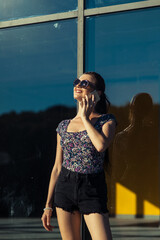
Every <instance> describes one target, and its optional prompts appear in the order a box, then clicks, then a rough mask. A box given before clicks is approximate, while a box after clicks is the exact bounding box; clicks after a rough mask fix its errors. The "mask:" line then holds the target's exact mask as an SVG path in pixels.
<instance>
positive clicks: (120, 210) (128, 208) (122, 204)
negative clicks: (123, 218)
mask: <svg viewBox="0 0 160 240" xmlns="http://www.w3.org/2000/svg"><path fill="white" fill-rule="evenodd" d="M116 214H130V215H135V214H136V194H135V193H134V192H132V191H131V190H129V189H127V188H126V187H124V186H123V185H121V184H120V183H116Z"/></svg>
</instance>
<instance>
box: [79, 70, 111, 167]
mask: <svg viewBox="0 0 160 240" xmlns="http://www.w3.org/2000/svg"><path fill="white" fill-rule="evenodd" d="M84 74H89V75H91V76H92V77H93V78H94V79H95V80H96V82H95V85H96V90H99V91H101V95H100V100H99V101H98V102H97V104H96V106H95V111H96V112H97V113H100V114H105V113H108V110H109V107H110V105H111V103H110V101H109V99H108V97H107V96H106V94H105V81H104V79H103V77H102V76H101V75H100V74H99V73H96V72H85V73H84ZM109 167H110V161H109V152H108V148H107V149H106V151H105V158H104V168H105V169H106V170H107V172H108V170H109Z"/></svg>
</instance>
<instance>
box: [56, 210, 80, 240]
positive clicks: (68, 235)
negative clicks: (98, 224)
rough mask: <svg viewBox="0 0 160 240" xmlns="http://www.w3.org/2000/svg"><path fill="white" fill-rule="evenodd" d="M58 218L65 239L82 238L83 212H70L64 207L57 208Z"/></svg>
mask: <svg viewBox="0 0 160 240" xmlns="http://www.w3.org/2000/svg"><path fill="white" fill-rule="evenodd" d="M56 212H57V220H58V225H59V229H60V233H61V237H62V239H63V240H81V236H80V225H81V214H80V213H79V212H78V211H75V212H74V213H70V212H67V211H64V210H63V209H62V208H57V207H56Z"/></svg>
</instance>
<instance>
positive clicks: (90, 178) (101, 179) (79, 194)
mask: <svg viewBox="0 0 160 240" xmlns="http://www.w3.org/2000/svg"><path fill="white" fill-rule="evenodd" d="M54 207H60V208H62V209H64V210H66V211H68V212H71V213H73V212H74V211H79V212H80V213H82V214H89V213H107V212H108V209H107V185H106V182H105V174H104V172H101V173H94V174H84V173H77V172H73V171H70V170H68V169H66V168H64V167H63V166H62V169H61V172H60V175H59V177H58V180H57V182H56V186H55V192H54Z"/></svg>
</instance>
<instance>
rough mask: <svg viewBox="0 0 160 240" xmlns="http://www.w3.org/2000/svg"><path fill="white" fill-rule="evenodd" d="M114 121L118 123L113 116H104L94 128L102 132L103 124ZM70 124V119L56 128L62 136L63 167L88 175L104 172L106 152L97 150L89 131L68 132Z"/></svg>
mask: <svg viewBox="0 0 160 240" xmlns="http://www.w3.org/2000/svg"><path fill="white" fill-rule="evenodd" d="M112 119H114V120H115V121H116V118H115V116H114V115H113V114H102V115H101V116H100V117H99V118H98V120H97V121H96V123H95V124H94V127H95V128H96V129H97V130H98V131H99V132H101V130H102V126H103V124H104V123H106V122H107V121H109V120H112ZM69 123H70V119H66V120H63V121H61V122H60V123H59V125H58V127H57V128H56V131H57V132H58V133H59V135H60V136H61V140H60V144H61V146H62V150H63V163H62V166H63V167H65V168H67V169H68V170H71V171H75V172H80V173H86V174H88V173H89V174H90V173H98V172H101V171H103V162H104V155H105V152H98V151H97V150H96V148H95V147H94V145H93V144H92V142H91V140H90V138H89V136H88V133H87V130H83V131H80V132H67V127H68V125H69ZM116 125H117V121H116Z"/></svg>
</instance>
